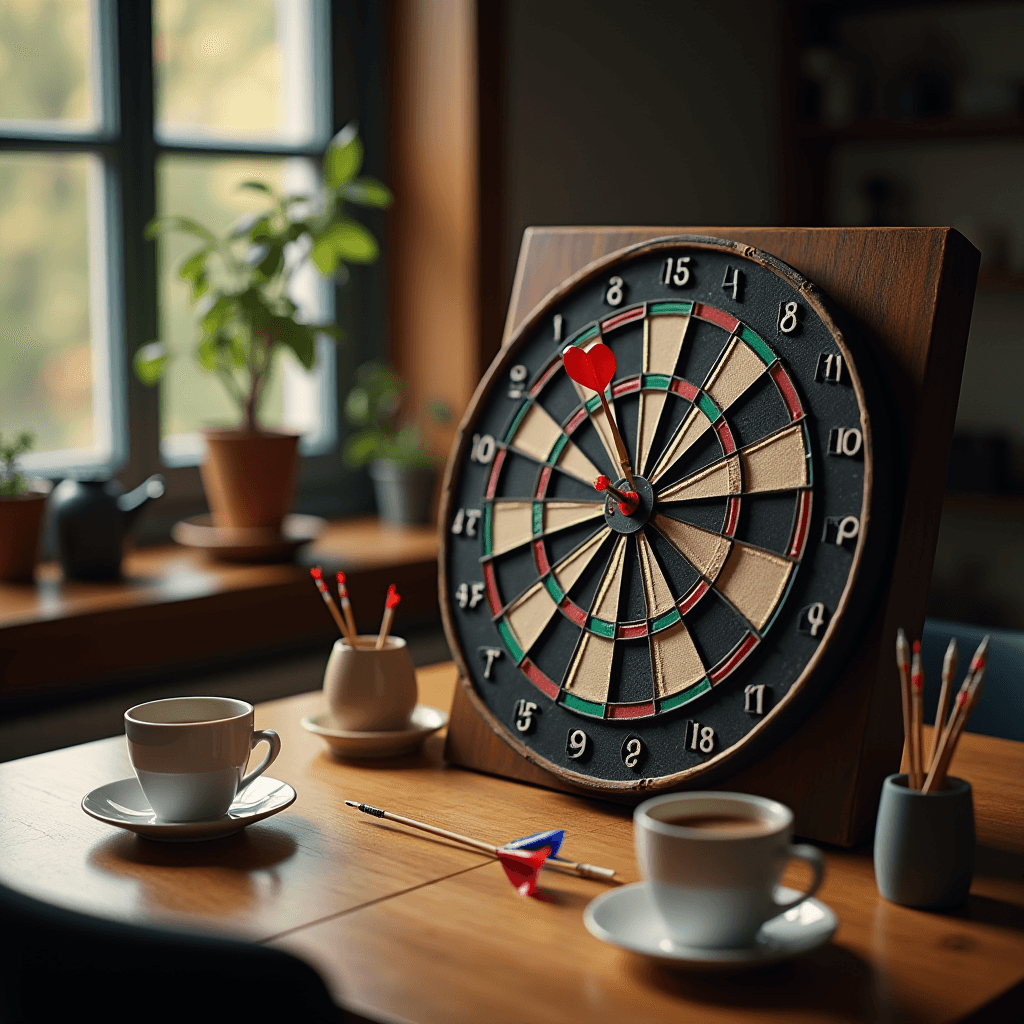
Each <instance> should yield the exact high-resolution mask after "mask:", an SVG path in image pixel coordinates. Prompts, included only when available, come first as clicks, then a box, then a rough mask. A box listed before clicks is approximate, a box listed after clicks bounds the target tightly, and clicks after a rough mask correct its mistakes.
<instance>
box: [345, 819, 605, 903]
mask: <svg viewBox="0 0 1024 1024" xmlns="http://www.w3.org/2000/svg"><path fill="white" fill-rule="evenodd" d="M345 803H346V805H347V806H349V807H355V808H356V810H359V811H362V812H363V814H370V815H373V817H375V818H386V819H387V820H388V821H394V822H396V823H397V824H399V825H406V826H408V827H409V828H414V829H417V830H419V831H420V832H429V833H430V834H431V835H434V836H439V837H440V838H442V839H449V840H451V841H452V842H455V843H459V844H460V845H461V846H466V847H469V848H470V849H471V850H478V851H479V852H480V853H486V854H489V855H490V856H492V857H495V858H496V859H497V860H498V861H499V862H500V863H501V866H502V868H503V869H504V871H505V875H506V876H507V877H508V880H509V881H510V882H511V883H512V886H513V888H514V889H515V890H516V892H518V893H519V895H520V896H533V895H534V894H535V893H536V892H537V888H538V885H537V876H538V874H539V872H540V869H541V868H544V867H548V868H557V869H558V870H561V871H567V872H569V873H571V874H574V875H578V876H579V877H580V878H596V879H601V880H603V881H614V879H615V870H614V868H603V867H598V866H596V865H594V864H581V863H579V862H578V861H572V860H566V859H565V858H564V857H559V856H558V852H559V850H560V849H561V846H562V841H563V840H564V839H565V830H564V829H552V830H551V831H549V832H536V833H534V834H533V835H529V836H524V837H523V838H522V839H514V840H512V841H511V842H508V843H505V844H503V845H502V846H494V845H493V844H491V843H485V842H483V841H482V840H480V839H473V838H471V837H470V836H464V835H460V834H459V833H458V832H451V831H449V830H448V829H446V828H440V827H438V826H437V825H428V824H427V823H426V822H425V821H417V820H416V819H415V818H406V817H405V816H404V815H401V814H393V813H392V812H391V811H384V810H381V809H380V808H379V807H371V806H370V805H369V804H363V803H359V802H358V801H357V800H346V801H345Z"/></svg>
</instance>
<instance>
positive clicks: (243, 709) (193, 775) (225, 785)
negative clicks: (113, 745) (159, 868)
mask: <svg viewBox="0 0 1024 1024" xmlns="http://www.w3.org/2000/svg"><path fill="white" fill-rule="evenodd" d="M124 729H125V735H126V736H127V737H128V757H129V759H130V760H131V762H132V767H133V768H134V769H135V774H136V776H137V777H138V780H139V785H141V786H142V791H143V793H145V794H146V799H147V800H148V801H149V804H150V806H151V807H152V808H153V810H154V811H155V812H156V815H157V817H158V818H162V819H164V821H205V820H207V819H209V818H219V817H220V816H221V815H223V814H226V813H227V809H228V808H229V807H230V806H231V803H232V801H233V800H234V799H235V797H236V796H238V794H239V793H241V792H242V790H243V789H245V787H246V786H248V785H249V783H250V782H252V781H253V779H255V778H256V777H257V776H259V775H262V774H263V772H264V771H266V769H267V768H268V767H269V766H270V764H271V762H272V761H273V760H274V759H275V758H276V757H277V755H278V754H279V753H280V752H281V740H280V738H279V737H278V735H277V733H276V732H274V730H273V729H261V730H260V731H258V732H256V731H254V730H253V707H252V705H251V704H247V703H246V702H245V701H244V700H235V699H234V698H231V697H170V698H168V699H166V700H153V701H149V702H148V703H146V704H137V705H136V706H135V707H133V708H129V709H128V710H127V711H126V712H125V713H124ZM260 742H265V743H267V744H268V745H269V747H270V750H269V751H268V752H267V756H266V757H265V758H264V759H263V760H262V761H261V762H260V763H259V765H257V767H256V768H254V769H253V770H252V771H251V772H249V774H248V775H243V772H245V768H246V765H247V764H248V763H249V754H250V752H251V751H252V748H253V747H254V746H256V744H257V743H260Z"/></svg>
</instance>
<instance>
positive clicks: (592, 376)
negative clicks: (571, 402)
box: [562, 341, 615, 395]
mask: <svg viewBox="0 0 1024 1024" xmlns="http://www.w3.org/2000/svg"><path fill="white" fill-rule="evenodd" d="M562 363H563V365H564V366H565V372H566V373H567V374H569V376H570V377H572V379H573V380H574V381H576V383H577V384H582V385H583V387H585V388H590V390H591V391H596V392H597V393H598V394H599V395H603V394H604V389H605V388H606V387H608V385H609V384H610V383H611V381H612V377H614V376H615V353H614V352H612V350H611V349H610V348H609V347H608V346H607V345H605V344H604V342H601V341H599V342H598V343H597V344H596V345H591V346H590V348H588V349H587V350H586V351H584V350H583V349H581V348H577V347H576V346H575V345H569V346H568V348H566V349H565V351H564V352H563V353H562Z"/></svg>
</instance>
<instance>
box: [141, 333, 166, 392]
mask: <svg viewBox="0 0 1024 1024" xmlns="http://www.w3.org/2000/svg"><path fill="white" fill-rule="evenodd" d="M168 358H169V356H168V354H167V349H166V348H165V347H164V345H162V344H161V343H160V342H159V341H151V342H150V343H149V344H148V345H143V346H142V348H140V349H139V350H138V352H136V353H135V358H134V359H133V360H132V366H133V367H134V369H135V376H136V377H138V378H139V380H140V381H142V383H143V384H145V385H146V386H147V387H152V386H153V385H154V384H155V383H156V382H157V381H158V380H160V378H161V377H162V376H163V375H164V370H165V369H166V368H167V361H168Z"/></svg>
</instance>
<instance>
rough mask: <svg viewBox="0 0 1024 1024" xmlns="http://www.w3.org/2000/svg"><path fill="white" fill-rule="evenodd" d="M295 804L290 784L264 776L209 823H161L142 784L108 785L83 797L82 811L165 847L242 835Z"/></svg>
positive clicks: (134, 781) (133, 780)
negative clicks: (238, 833) (245, 829)
mask: <svg viewBox="0 0 1024 1024" xmlns="http://www.w3.org/2000/svg"><path fill="white" fill-rule="evenodd" d="M294 802H295V790H294V789H292V787H291V786H289V785H288V783H287V782H279V781H278V780H277V779H272V778H270V777H269V776H267V775H261V776H260V777H259V778H258V779H256V780H254V781H253V782H251V783H250V784H249V785H248V786H246V787H245V789H244V790H243V791H242V792H241V793H239V795H238V796H237V797H235V802H234V803H233V804H232V805H231V806H230V807H229V808H228V813H227V814H225V815H224V816H223V817H221V818H213V819H211V820H210V821H161V820H160V819H159V818H158V817H157V816H156V814H154V813H153V808H152V807H150V806H149V801H148V800H147V799H146V795H145V794H144V793H143V792H142V787H141V786H140V785H139V780H138V779H136V778H134V777H132V778H130V779H119V780H118V781H117V782H108V783H107V784H106V785H105V786H100V788H99V789H94V790H93V791H92V792H91V793H88V794H86V795H85V796H84V797H82V810H83V811H85V813H86V814H88V815H90V816H91V817H93V818H98V819H99V820H100V821H105V822H106V823H107V824H108V825H116V826H117V827H118V828H126V829H128V831H129V832H135V833H137V834H138V835H140V836H145V837H146V838H147V839H158V840H160V841H161V842H164V843H199V842H202V841H203V840H204V839H222V838H223V837H224V836H231V835H234V834H235V833H236V832H241V831H242V829H243V828H245V826H246V825H251V824H252V823H253V822H255V821H262V820H263V819H264V818H269V817H270V815H272V814H277V812H278V811H283V810H284V809H285V808H286V807H289V806H291V804H293V803H294Z"/></svg>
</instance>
